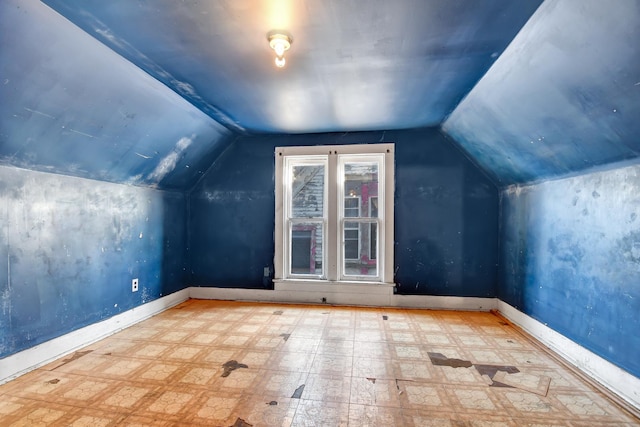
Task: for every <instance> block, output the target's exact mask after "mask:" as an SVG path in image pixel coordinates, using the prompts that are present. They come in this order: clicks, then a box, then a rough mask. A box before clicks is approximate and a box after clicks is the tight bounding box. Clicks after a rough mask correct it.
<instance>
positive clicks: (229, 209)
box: [189, 129, 498, 296]
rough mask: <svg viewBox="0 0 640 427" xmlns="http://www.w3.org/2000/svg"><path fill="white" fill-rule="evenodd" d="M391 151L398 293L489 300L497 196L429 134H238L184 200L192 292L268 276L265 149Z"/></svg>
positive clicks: (257, 283)
mask: <svg viewBox="0 0 640 427" xmlns="http://www.w3.org/2000/svg"><path fill="white" fill-rule="evenodd" d="M378 141H380V142H383V141H384V142H395V144H396V159H395V160H396V193H395V217H396V223H395V236H396V242H395V264H396V274H395V280H396V283H398V285H399V288H398V291H399V292H400V293H403V294H429V295H459V296H495V292H496V290H495V284H496V274H497V259H498V192H497V190H496V188H495V186H494V185H493V184H492V183H491V181H489V179H487V178H486V177H485V176H484V175H482V173H480V172H479V170H478V169H477V168H476V167H475V166H474V165H473V164H472V163H471V162H470V161H469V160H468V159H467V158H466V157H464V156H463V155H462V154H461V153H460V151H458V150H457V149H456V148H455V146H454V145H453V144H451V143H450V142H449V141H448V140H447V139H446V138H445V137H444V136H443V135H442V134H441V133H439V132H438V131H437V130H433V129H426V130H417V131H396V132H365V133H347V134H313V135H295V136H291V135H289V136H264V137H244V138H241V139H239V140H237V141H236V142H235V143H234V144H232V145H231V146H230V148H229V149H228V150H227V151H226V152H225V153H224V154H223V155H222V156H221V157H220V158H219V159H218V161H217V162H216V163H215V164H214V165H213V166H212V168H211V169H210V170H209V171H208V172H207V173H206V175H205V176H204V178H203V179H202V180H201V181H200V183H199V184H198V185H197V186H196V187H195V188H194V189H193V191H192V192H191V194H190V196H189V197H190V200H189V240H190V242H189V259H190V262H191V284H193V285H195V286H218V287H245V288H260V287H263V286H264V283H263V277H262V276H263V268H264V267H267V266H268V267H270V268H271V269H272V271H273V253H274V240H273V239H274V238H273V233H274V212H275V211H274V203H275V200H274V198H275V195H274V194H275V193H274V186H275V182H274V180H275V172H274V149H275V147H276V146H282V145H320V144H354V143H372V142H378Z"/></svg>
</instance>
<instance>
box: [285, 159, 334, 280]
mask: <svg viewBox="0 0 640 427" xmlns="http://www.w3.org/2000/svg"><path fill="white" fill-rule="evenodd" d="M295 166H323V167H324V185H323V191H324V194H323V203H322V206H323V208H322V212H321V215H320V216H319V217H314V218H293V215H292V209H293V200H292V196H293V195H292V194H290V193H289V192H288V191H285V194H284V195H283V196H284V197H283V202H284V207H285V210H284V215H283V221H284V230H286V231H285V234H284V239H285V242H284V243H285V245H284V257H285V258H284V260H285V262H284V267H285V268H286V272H285V275H286V277H289V278H296V277H297V278H318V279H323V278H325V277H326V274H325V272H326V262H327V253H326V249H325V245H324V244H323V245H322V270H321V272H320V273H319V274H296V273H293V272H292V271H291V260H292V257H291V247H290V245H289V242H291V241H292V240H291V239H292V234H293V226H294V225H295V224H305V223H317V224H320V227H321V228H322V236H323V243H324V242H326V237H325V236H326V235H327V217H328V210H327V193H328V191H327V190H328V185H327V177H328V174H329V168H328V162H327V159H326V158H323V156H287V158H286V159H285V163H284V165H283V167H284V170H285V171H288V172H293V171H292V169H293V168H294V167H295ZM284 178H285V179H286V180H285V181H284V188H289V187H290V185H291V181H292V180H293V176H291V175H289V176H286V177H284ZM319 218H321V220H319Z"/></svg>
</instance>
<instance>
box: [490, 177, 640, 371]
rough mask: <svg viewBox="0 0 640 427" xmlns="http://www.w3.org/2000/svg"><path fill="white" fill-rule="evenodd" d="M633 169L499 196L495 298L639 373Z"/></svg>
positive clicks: (638, 209)
mask: <svg viewBox="0 0 640 427" xmlns="http://www.w3.org/2000/svg"><path fill="white" fill-rule="evenodd" d="M639 216H640V166H630V167H626V168H620V169H616V170H612V171H607V172H598V173H592V174H587V175H581V176H578V177H573V178H567V179H563V180H559V181H551V182H546V183H542V184H538V185H534V186H527V187H517V186H514V187H509V188H508V189H506V190H505V191H504V192H503V194H502V227H501V244H502V248H501V258H502V259H501V269H500V285H499V295H498V296H499V298H500V299H502V300H504V301H506V302H508V303H509V304H511V305H513V306H514V307H516V308H518V309H519V310H521V311H523V312H524V313H526V314H528V315H530V316H532V317H534V318H535V319H537V320H539V321H540V322H543V323H544V324H546V325H548V326H549V327H551V328H552V329H555V330H556V331H558V332H560V333H561V334H563V335H565V336H567V337H568V338H570V339H572V340H573V341H575V342H577V343H578V344H580V345H582V346H584V347H586V348H588V349H589V350H591V351H593V352H595V353H596V354H599V355H600V356H602V357H604V358H605V359H607V360H609V361H611V362H612V363H615V364H617V365H618V366H620V367H622V368H623V369H625V370H627V371H629V372H630V373H632V374H634V375H636V376H640V359H638V349H640V335H639V334H638V330H640V317H639V316H638V313H640V218H638V217H639Z"/></svg>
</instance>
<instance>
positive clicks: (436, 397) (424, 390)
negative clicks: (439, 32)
mask: <svg viewBox="0 0 640 427" xmlns="http://www.w3.org/2000/svg"><path fill="white" fill-rule="evenodd" d="M429 353H431V354H433V353H439V354H441V355H442V356H443V357H444V358H450V359H460V360H462V361H468V363H471V364H472V366H470V367H458V368H455V367H452V366H441V365H434V364H433V363H432V362H431V359H430V357H429ZM225 364H227V365H226V368H225ZM478 364H481V365H487V366H483V367H479V366H475V365H478ZM493 365H506V366H509V368H508V369H507V368H498V366H493ZM229 367H235V369H231V370H230V369H229ZM225 369H226V370H225ZM479 369H481V371H482V372H483V373H487V372H488V375H490V376H494V375H496V372H498V374H497V377H496V378H498V379H502V380H504V381H505V384H506V385H507V386H500V387H498V385H499V384H497V383H494V382H493V381H492V380H491V378H489V376H487V377H486V378H483V377H482V376H481V372H480V371H479ZM498 369H499V370H498ZM505 369H506V370H505ZM514 369H516V370H517V372H516V371H514ZM225 372H227V373H228V375H226V376H224V374H225ZM541 384H542V385H543V386H544V387H543V386H541ZM546 384H549V386H548V388H547V387H546ZM595 390H596V389H594V388H593V386H592V385H590V384H587V383H585V382H584V381H583V380H581V379H580V378H579V377H577V376H576V375H575V374H574V373H573V372H572V371H570V370H568V369H566V368H564V367H563V366H562V365H560V364H558V363H557V362H556V361H555V359H553V358H552V357H550V356H549V355H548V354H547V353H545V352H543V351H542V350H541V349H540V348H538V347H537V346H536V345H534V344H533V343H532V342H530V341H528V339H527V338H526V337H525V336H524V335H522V334H520V333H519V332H518V331H517V330H516V329H515V328H514V327H513V326H510V325H508V324H507V323H506V322H504V321H503V320H502V319H501V318H499V317H497V316H495V315H493V314H491V313H482V312H446V311H437V310H418V309H415V310H414V309H411V310H403V309H379V308H353V307H333V306H329V305H322V306H320V305H318V306H305V305H293V304H291V305H289V304H260V303H239V302H231V301H207V300H189V301H186V302H185V303H183V304H180V305H178V306H177V307H174V308H172V309H169V310H167V311H165V312H163V313H160V314H159V315H157V316H154V317H152V318H150V319H147V320H145V321H144V322H141V323H139V324H138V325H135V326H133V327H131V328H128V329H126V330H124V331H121V332H119V333H117V334H115V335H113V336H111V337H109V338H106V339H104V340H102V341H99V342H96V343H94V344H92V345H90V346H88V347H86V348H84V349H81V350H78V351H76V352H74V353H72V354H69V355H67V356H64V357H62V358H60V359H59V360H56V361H54V362H51V363H49V364H47V365H45V366H44V367H42V368H40V369H37V370H35V371H33V372H30V373H28V374H26V375H23V376H21V377H19V378H18V379H16V380H14V381H11V382H9V383H7V384H4V385H1V386H0V425H2V426H4V425H25V426H26V425H29V426H31V425H36V426H37V425H47V426H50V425H51V426H56V425H61V426H62V425H64V426H69V425H76V426H88V425H91V426H102V425H104V426H107V425H109V426H111V425H124V426H127V425H129V426H184V427H186V426H192V425H202V426H205V425H207V426H211V425H213V426H230V425H234V423H240V421H243V422H244V423H245V425H246V424H251V425H253V426H262V425H264V426H290V425H291V426H341V425H343V426H347V425H351V426H364V425H371V426H375V425H379V426H395V425H398V426H400V425H402V426H408V427H410V426H420V427H422V426H466V427H470V426H565V427H576V426H585V427H586V426H609V427H610V426H614V425H615V426H633V425H640V420H638V419H636V418H633V417H631V416H630V415H629V413H627V412H625V411H624V410H623V409H621V408H620V407H618V406H617V405H616V404H614V403H613V402H611V401H610V400H608V399H607V398H606V397H605V396H604V395H603V394H601V393H599V392H597V391H595ZM545 391H546V395H545Z"/></svg>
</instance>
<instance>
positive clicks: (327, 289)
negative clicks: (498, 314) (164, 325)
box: [189, 283, 498, 311]
mask: <svg viewBox="0 0 640 427" xmlns="http://www.w3.org/2000/svg"><path fill="white" fill-rule="evenodd" d="M363 286H365V285H361V284H343V285H324V286H320V285H315V284H314V285H313V286H307V287H305V285H297V284H295V283H293V284H292V283H287V284H276V289H275V290H265V289H238V288H208V287H207V288H198V287H191V288H189V296H190V297H191V298H197V299H218V300H227V301H229V300H231V301H258V302H259V301H262V302H283V303H301V304H323V303H326V304H334V305H354V306H373V307H397V308H424V309H434V310H474V311H489V310H493V309H496V308H497V307H498V305H497V301H498V300H497V299H496V298H477V297H444V296H428V295H396V294H394V293H393V287H390V286H384V285H375V287H369V286H367V290H366V291H365V292H363V291H362V289H360V288H361V287H363ZM323 298H324V301H323Z"/></svg>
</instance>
